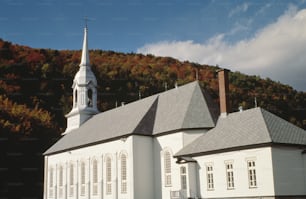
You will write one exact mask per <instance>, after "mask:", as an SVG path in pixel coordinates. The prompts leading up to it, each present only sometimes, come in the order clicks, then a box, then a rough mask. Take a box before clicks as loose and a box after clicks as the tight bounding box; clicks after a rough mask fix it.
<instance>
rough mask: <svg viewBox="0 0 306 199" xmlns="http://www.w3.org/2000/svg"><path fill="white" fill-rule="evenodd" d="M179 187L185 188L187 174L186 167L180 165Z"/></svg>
mask: <svg viewBox="0 0 306 199" xmlns="http://www.w3.org/2000/svg"><path fill="white" fill-rule="evenodd" d="M181 189H182V190H186V189H187V174H186V167H181Z"/></svg>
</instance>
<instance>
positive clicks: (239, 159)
mask: <svg viewBox="0 0 306 199" xmlns="http://www.w3.org/2000/svg"><path fill="white" fill-rule="evenodd" d="M194 159H196V160H197V161H198V166H199V170H198V175H199V179H200V188H201V191H200V192H201V197H202V198H217V197H221V198H223V197H251V196H271V195H274V184H273V169H272V159H271V148H270V147H265V148H257V149H248V150H240V151H234V152H224V153H219V154H212V155H205V156H200V157H194ZM247 160H255V162H256V177H257V188H249V183H248V170H247ZM226 161H231V162H232V163H233V169H234V184H235V188H234V189H231V190H228V189H227V184H226V182H227V181H226V170H225V162H226ZM206 164H211V165H213V175H214V190H213V191H208V190H207V177H206Z"/></svg>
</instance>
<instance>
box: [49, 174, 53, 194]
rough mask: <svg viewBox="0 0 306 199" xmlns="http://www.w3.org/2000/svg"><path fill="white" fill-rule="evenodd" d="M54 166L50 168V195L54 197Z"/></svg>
mask: <svg viewBox="0 0 306 199" xmlns="http://www.w3.org/2000/svg"><path fill="white" fill-rule="evenodd" d="M53 174H54V171H53V168H50V170H49V197H50V198H53V186H54V185H53Z"/></svg>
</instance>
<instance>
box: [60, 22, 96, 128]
mask: <svg viewBox="0 0 306 199" xmlns="http://www.w3.org/2000/svg"><path fill="white" fill-rule="evenodd" d="M87 32H88V29H87V25H86V27H85V28H84V40H83V49H82V57H81V63H80V68H79V71H78V72H77V73H76V74H75V76H74V79H73V84H72V90H73V106H72V110H71V111H70V112H69V113H68V114H67V115H66V117H67V128H66V131H65V132H64V133H63V134H67V133H69V132H70V131H72V130H74V129H77V128H79V127H80V126H81V125H82V124H83V123H84V122H85V121H87V120H88V119H90V118H91V117H92V116H93V115H95V114H97V113H99V111H98V108H97V79H96V77H95V75H94V73H93V72H92V70H91V68H90V64H89V52H88V43H87Z"/></svg>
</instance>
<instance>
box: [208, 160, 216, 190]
mask: <svg viewBox="0 0 306 199" xmlns="http://www.w3.org/2000/svg"><path fill="white" fill-rule="evenodd" d="M206 179H207V190H208V191H213V190H214V189H215V184H214V167H213V165H212V164H207V165H206Z"/></svg>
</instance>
